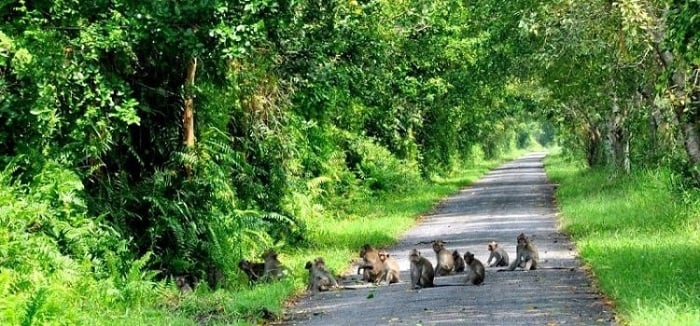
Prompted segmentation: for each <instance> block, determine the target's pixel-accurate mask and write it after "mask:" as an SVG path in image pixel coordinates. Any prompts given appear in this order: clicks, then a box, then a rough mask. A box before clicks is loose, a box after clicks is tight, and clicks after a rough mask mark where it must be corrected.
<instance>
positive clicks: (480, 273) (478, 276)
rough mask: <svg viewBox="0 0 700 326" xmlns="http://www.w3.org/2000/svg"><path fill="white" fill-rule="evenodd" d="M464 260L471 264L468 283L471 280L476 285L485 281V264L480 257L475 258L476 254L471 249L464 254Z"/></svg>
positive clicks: (468, 264)
mask: <svg viewBox="0 0 700 326" xmlns="http://www.w3.org/2000/svg"><path fill="white" fill-rule="evenodd" d="M464 262H465V263H466V264H467V266H469V275H468V276H467V283H469V282H471V283H472V284H474V285H479V284H481V283H483V282H484V276H486V270H485V269H484V264H482V263H481V261H479V260H478V259H476V258H474V254H472V253H471V252H469V251H467V252H466V253H465V254H464Z"/></svg>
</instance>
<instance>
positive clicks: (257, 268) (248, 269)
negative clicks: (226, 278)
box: [238, 259, 265, 282]
mask: <svg viewBox="0 0 700 326" xmlns="http://www.w3.org/2000/svg"><path fill="white" fill-rule="evenodd" d="M238 268H240V269H241V270H242V271H243V272H245V274H246V275H248V280H249V281H250V282H257V281H258V280H259V279H260V278H262V276H263V273H264V272H265V263H254V262H251V261H250V260H246V259H241V261H239V262H238Z"/></svg>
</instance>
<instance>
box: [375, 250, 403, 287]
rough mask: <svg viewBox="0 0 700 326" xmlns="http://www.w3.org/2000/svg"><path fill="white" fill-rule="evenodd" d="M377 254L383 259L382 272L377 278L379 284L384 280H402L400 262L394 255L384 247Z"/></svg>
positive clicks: (389, 281)
mask: <svg viewBox="0 0 700 326" xmlns="http://www.w3.org/2000/svg"><path fill="white" fill-rule="evenodd" d="M377 255H378V256H379V260H381V261H382V273H381V275H380V276H379V278H378V279H377V284H379V283H381V282H382V281H386V282H387V284H392V283H398V282H400V281H401V280H400V279H399V262H397V261H396V259H394V257H391V256H390V255H389V253H388V252H386V250H384V249H382V250H379V252H378V253H377Z"/></svg>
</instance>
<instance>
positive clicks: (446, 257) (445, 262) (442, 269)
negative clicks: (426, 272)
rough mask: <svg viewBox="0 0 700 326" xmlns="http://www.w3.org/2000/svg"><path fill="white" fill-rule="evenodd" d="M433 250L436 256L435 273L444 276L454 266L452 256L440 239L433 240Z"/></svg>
mask: <svg viewBox="0 0 700 326" xmlns="http://www.w3.org/2000/svg"><path fill="white" fill-rule="evenodd" d="M433 250H434V251H435V255H436V256H437V264H436V265H435V275H437V276H444V275H448V274H450V273H452V271H453V270H454V268H455V260H454V258H452V254H451V253H450V252H449V251H448V250H447V249H445V242H443V241H442V240H436V241H433Z"/></svg>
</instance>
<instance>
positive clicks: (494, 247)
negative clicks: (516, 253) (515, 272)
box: [486, 241, 509, 267]
mask: <svg viewBox="0 0 700 326" xmlns="http://www.w3.org/2000/svg"><path fill="white" fill-rule="evenodd" d="M488 248H489V252H491V254H490V255H489V259H488V260H487V261H486V264H487V265H488V266H489V267H494V266H508V262H509V259H508V253H507V252H506V251H505V250H504V249H503V248H501V247H499V246H498V243H496V241H491V242H489V245H488ZM491 260H493V262H491Z"/></svg>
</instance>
